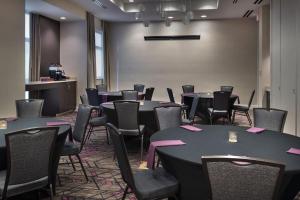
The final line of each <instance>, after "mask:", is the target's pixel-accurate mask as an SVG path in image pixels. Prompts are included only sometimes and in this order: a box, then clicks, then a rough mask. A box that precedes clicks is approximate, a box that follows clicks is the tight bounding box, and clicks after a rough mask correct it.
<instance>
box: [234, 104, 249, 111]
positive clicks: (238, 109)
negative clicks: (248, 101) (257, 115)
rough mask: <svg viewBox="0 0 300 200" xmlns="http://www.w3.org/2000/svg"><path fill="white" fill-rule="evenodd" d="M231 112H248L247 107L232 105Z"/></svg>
mask: <svg viewBox="0 0 300 200" xmlns="http://www.w3.org/2000/svg"><path fill="white" fill-rule="evenodd" d="M233 110H235V111H243V112H247V111H249V108H248V107H247V106H241V105H234V106H233Z"/></svg>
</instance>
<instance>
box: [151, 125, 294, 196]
mask: <svg viewBox="0 0 300 200" xmlns="http://www.w3.org/2000/svg"><path fill="white" fill-rule="evenodd" d="M197 127H199V128H201V129H202V131H199V132H192V131H189V130H186V129H183V128H181V127H176V128H170V129H165V130H162V131H159V132H157V133H155V134H153V135H152V136H151V138H150V141H151V142H154V141H160V140H182V141H183V142H184V143H186V144H185V145H181V146H165V147H157V149H156V152H157V154H158V156H159V158H160V159H161V163H162V165H163V167H164V168H165V169H166V170H167V171H169V172H170V173H171V174H173V175H174V176H175V177H176V178H177V179H178V181H179V183H180V199H181V200H199V199H208V183H207V180H206V179H205V178H204V177H203V173H202V162H201V156H209V155H234V156H247V157H254V158H260V159H266V160H272V161H275V162H279V163H283V164H285V172H284V180H283V184H282V185H281V188H280V190H281V198H280V199H282V200H289V199H293V197H295V195H296V193H297V192H298V191H300V155H295V154H290V153H287V152H286V151H288V150H289V149H290V148H299V149H300V138H299V137H296V136H292V135H288V134H281V133H279V132H274V131H269V130H265V131H263V132H262V133H249V132H247V131H246V129H247V128H244V127H238V126H224V125H198V126H197ZM229 131H234V132H236V134H237V143H229V142H228V137H229V134H228V133H229ZM224 187H226V186H225V185H224Z"/></svg>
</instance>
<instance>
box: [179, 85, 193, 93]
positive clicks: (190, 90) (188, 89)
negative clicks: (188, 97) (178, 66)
mask: <svg viewBox="0 0 300 200" xmlns="http://www.w3.org/2000/svg"><path fill="white" fill-rule="evenodd" d="M182 91H183V93H194V86H193V85H183V86H182Z"/></svg>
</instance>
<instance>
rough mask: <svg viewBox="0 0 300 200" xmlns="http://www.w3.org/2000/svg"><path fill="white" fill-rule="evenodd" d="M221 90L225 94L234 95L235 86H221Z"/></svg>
mask: <svg viewBox="0 0 300 200" xmlns="http://www.w3.org/2000/svg"><path fill="white" fill-rule="evenodd" d="M220 89H221V91H223V92H230V94H232V91H233V86H221V87H220Z"/></svg>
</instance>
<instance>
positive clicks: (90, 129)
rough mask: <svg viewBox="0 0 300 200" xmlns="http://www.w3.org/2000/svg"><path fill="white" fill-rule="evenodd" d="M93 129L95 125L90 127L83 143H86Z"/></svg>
mask: <svg viewBox="0 0 300 200" xmlns="http://www.w3.org/2000/svg"><path fill="white" fill-rule="evenodd" d="M92 130H93V127H92V126H90V128H89V130H88V132H87V134H86V136H85V138H84V142H83V144H85V143H86V142H87V140H88V138H89V135H90V134H91V132H92Z"/></svg>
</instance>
